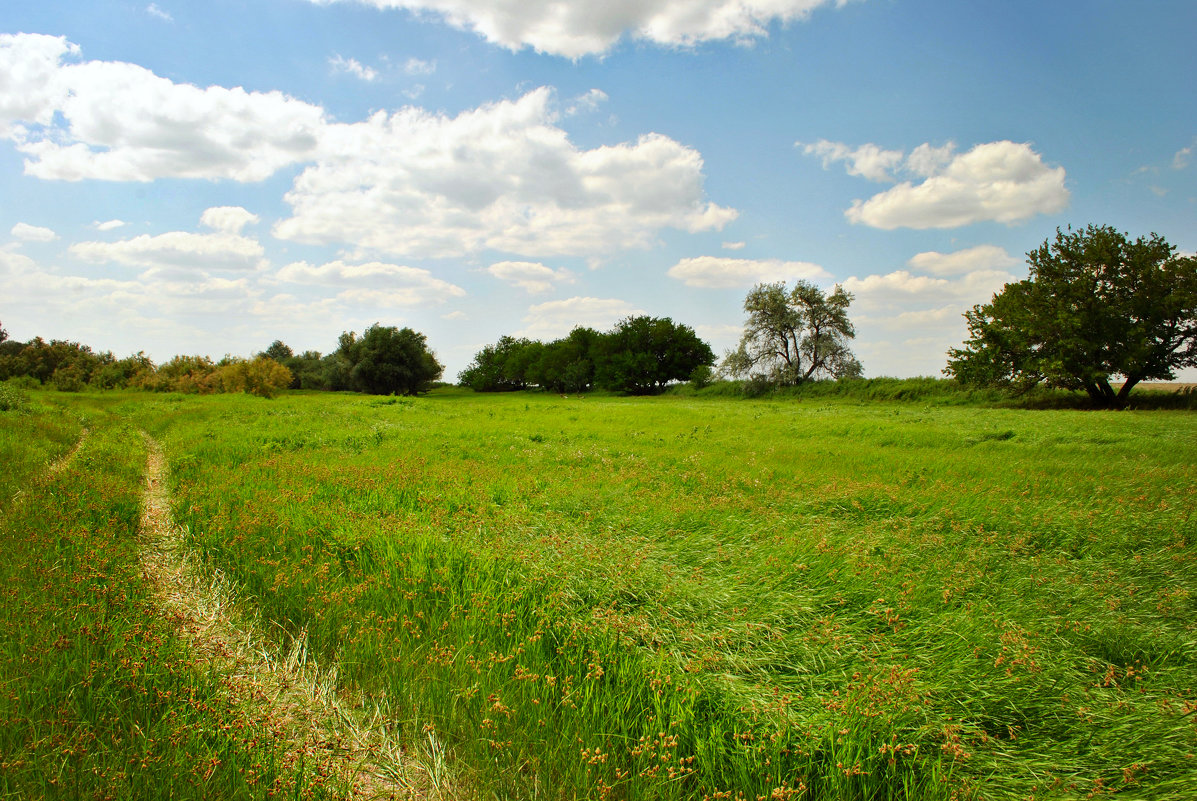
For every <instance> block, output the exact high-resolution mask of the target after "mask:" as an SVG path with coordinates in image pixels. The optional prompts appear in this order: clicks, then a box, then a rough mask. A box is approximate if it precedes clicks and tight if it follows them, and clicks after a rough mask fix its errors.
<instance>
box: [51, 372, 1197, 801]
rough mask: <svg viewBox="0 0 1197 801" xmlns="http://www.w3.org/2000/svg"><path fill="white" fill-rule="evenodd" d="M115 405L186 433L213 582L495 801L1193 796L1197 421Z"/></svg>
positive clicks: (742, 407) (572, 403) (904, 410)
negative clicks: (240, 597)
mask: <svg viewBox="0 0 1197 801" xmlns="http://www.w3.org/2000/svg"><path fill="white" fill-rule="evenodd" d="M928 383H929V384H930V383H934V382H928ZM943 383H944V382H938V383H937V384H936V385H935V387H939V386H941V385H942V384H943ZM818 385H819V383H818V382H816V383H810V382H808V384H806V385H805V386H810V387H813V386H818ZM828 386H830V387H835V386H837V384H834V383H829V384H828ZM935 387H931V388H929V389H928V390H927V391H928V392H931V391H932V390H934V389H935ZM875 389H876V390H877V391H879V392H880V391H895V390H894V388H889V389H887V388H885V387H883V386H880V385H877V386H876V387H875ZM812 397H817V396H812ZM65 400H68V401H70V402H71V403H72V405H74V406H75V407H76V408H79V406H80V405H84V404H88V403H91V402H92V401H90V400H89V398H88V396H79V397H77V398H76V396H70V397H68V398H66V399H65ZM117 400H118V399H114V400H113V401H108V403H110V404H111V403H113V402H116V401H117ZM113 409H114V411H117V412H119V413H120V414H122V415H124V416H126V417H128V418H129V419H131V420H135V421H136V422H137V424H138V425H142V426H145V427H147V428H148V429H149V430H150V431H151V432H152V433H153V434H154V435H155V436H156V437H158V438H159V439H160V440H162V441H163V443H164V445H165V446H166V449H167V452H168V456H169V458H170V461H171V463H172V465H173V475H174V482H175V486H174V492H175V495H176V498H175V509H176V514H177V515H178V516H179V518H180V519H181V520H182V521H184V522H185V523H186V524H187V530H188V531H189V536H190V542H191V544H192V546H193V547H194V548H196V549H197V550H198V551H199V553H200V554H202V556H203V558H204V559H206V560H208V562H209V563H210V565H211V566H212V568H213V569H217V570H220V571H221V572H223V573H224V574H226V575H228V576H230V577H232V578H234V579H235V580H236V581H237V582H238V583H239V584H240V585H241V586H242V587H243V592H244V594H245V595H246V596H247V597H249V598H252V599H253V600H254V602H255V604H256V605H257V607H258V608H259V609H260V611H261V613H262V615H263V617H264V619H265V620H268V621H272V623H271V627H272V629H273V630H275V631H277V632H279V636H280V637H282V638H283V639H284V640H291V641H302V642H304V643H306V644H307V647H308V648H309V649H310V650H311V652H312V653H313V654H315V655H316V656H317V657H318V658H319V659H321V660H322V661H323V662H325V663H329V664H334V665H335V666H336V667H337V670H338V675H339V676H340V679H341V681H342V682H343V684H344V685H345V686H346V687H349V688H352V689H353V690H354V691H355V692H358V691H360V692H365V693H367V694H368V695H370V696H372V697H374V698H377V699H385V704H389V713H388V719H389V720H391V721H392V722H393V723H394V724H395V725H396V726H398V727H400V728H401V729H403V730H404V731H405V732H406V733H407V736H408V737H409V738H410V739H411V741H413V742H414V741H417V740H422V741H428V740H429V738H430V737H431V738H432V741H433V742H435V743H438V744H440V745H439V747H441V748H443V749H444V751H445V753H447V754H449V755H450V759H451V762H452V763H453V764H455V765H456V766H457V768H456V770H457V780H456V781H457V782H458V784H459V785H460V786H461V787H462V788H463V789H462V793H463V794H465V795H469V796H479V797H482V796H496V797H530V796H534V795H537V794H540V795H544V794H548V795H549V796H551V797H577V798H603V797H617V798H628V799H640V798H646V799H647V798H653V799H656V798H661V799H663V798H702V797H703V796H707V797H711V798H715V797H727V798H736V797H744V798H755V797H758V796H761V795H763V796H765V797H778V798H787V797H788V798H795V799H797V798H805V799H847V798H919V799H922V798H945V799H946V798H949V797H957V798H969V797H985V798H1016V797H1017V798H1025V797H1027V796H1029V795H1032V794H1034V795H1035V797H1036V798H1073V797H1079V796H1084V795H1087V794H1089V793H1096V794H1101V793H1106V792H1119V793H1123V794H1126V795H1128V796H1131V797H1136V798H1156V799H1181V798H1185V797H1186V795H1187V793H1188V792H1189V790H1190V788H1191V780H1192V776H1193V770H1192V754H1193V753H1194V752H1195V750H1197V730H1195V729H1194V728H1193V725H1192V720H1193V718H1192V712H1193V710H1194V709H1197V695H1194V689H1193V688H1194V687H1197V658H1195V657H1197V654H1194V653H1193V651H1192V647H1191V646H1192V643H1193V641H1194V634H1195V628H1194V626H1195V623H1194V621H1195V620H1197V615H1195V614H1194V611H1195V609H1194V598H1195V597H1197V584H1195V583H1194V582H1195V579H1194V577H1197V570H1194V564H1193V558H1194V557H1193V552H1192V548H1191V542H1190V539H1191V535H1192V530H1191V526H1190V525H1189V524H1188V522H1187V521H1189V520H1190V518H1191V516H1192V514H1193V511H1194V505H1195V503H1197V496H1195V495H1194V491H1193V487H1195V486H1197V474H1195V473H1194V465H1197V458H1194V457H1197V452H1195V451H1194V444H1193V443H1195V442H1197V437H1195V436H1194V434H1195V433H1197V432H1195V431H1194V428H1193V427H1194V422H1193V419H1192V418H1191V415H1188V414H1184V413H1168V412H1163V413H1160V412H1155V413H1149V414H1143V413H1126V412H1123V413H1118V414H1108V413H1094V412H1089V413H1078V412H1071V411H1059V412H1057V411H1049V412H1029V411H1025V410H1017V409H1008V410H1003V409H994V408H977V407H975V406H967V405H965V406H949V405H934V406H932V405H929V404H928V403H927V402H926V401H925V400H917V401H914V402H907V403H902V402H898V403H884V404H877V403H872V404H869V405H861V404H858V403H855V402H851V401H849V402H844V401H837V400H835V399H834V398H832V397H830V396H828V397H825V398H823V399H822V400H821V401H820V402H816V403H801V404H793V403H772V402H762V401H755V402H754V401H749V402H745V401H743V400H739V399H736V400H734V401H733V400H724V399H720V398H717V397H712V398H709V399H707V398H704V399H693V398H689V397H685V396H678V397H668V396H667V397H661V398H654V399H639V400H631V399H623V398H617V397H606V398H589V399H587V400H585V401H580V400H574V399H560V398H558V397H556V396H552V395H547V394H535V395H532V394H528V395H519V396H512V395H506V396H479V395H473V394H463V393H460V392H456V393H455V392H453V391H450V392H447V393H442V392H437V393H433V394H432V395H430V396H428V397H426V398H420V399H406V398H405V399H398V398H391V399H387V400H379V399H368V398H352V397H336V398H334V397H327V396H284V397H282V398H280V399H278V400H277V401H275V402H274V403H273V404H271V405H270V406H269V407H268V408H265V407H262V406H261V405H260V404H255V403H252V402H251V401H250V400H249V399H247V398H244V396H235V395H223V396H211V397H193V396H186V397H184V396H177V397H175V398H162V399H154V398H147V397H146V396H136V395H128V396H124V399H123V400H119V401H118V402H117V405H116V406H113ZM548 788H552V789H551V790H550V789H548Z"/></svg>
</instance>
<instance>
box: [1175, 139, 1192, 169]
mask: <svg viewBox="0 0 1197 801" xmlns="http://www.w3.org/2000/svg"><path fill="white" fill-rule="evenodd" d="M1192 162H1193V147H1192V146H1191V145H1190V146H1189V147H1182V148H1181V149H1180V150H1178V151H1176V154H1175V155H1173V156H1172V169H1174V170H1183V169H1184V168H1185V167H1188V166H1189V165H1190V164H1191V163H1192Z"/></svg>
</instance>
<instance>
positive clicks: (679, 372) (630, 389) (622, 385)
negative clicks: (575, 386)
mask: <svg viewBox="0 0 1197 801" xmlns="http://www.w3.org/2000/svg"><path fill="white" fill-rule="evenodd" d="M598 353H599V356H598V358H597V359H596V360H595V382H596V383H597V384H599V385H600V386H602V387H605V388H607V389H612V390H616V391H618V392H626V393H628V394H631V395H647V394H649V393H652V392H659V391H660V390H662V389H663V388H664V387H665V385H666V384H668V383H669V382H671V381H685V380H687V379H689V378H690V374H691V373H693V372H694V369H695V368H697V367H699V366H702V365H708V366H709V365H711V364H713V363H714V361H715V354H714V353H712V352H711V347H710V345H708V344H707V343H705V342H703V341H702V340H701V339H699V338H698V335H697V334H695V333H694V329H693V328H691V327H690V326H688V325H679V324H677V323H674V322H673V320H671V319H670V318H668V317H647V316H640V317H627V318H625V319H623V320H620V321H619V323H617V324H616V326H615V328H613V329H612V330H611V331H610V333H608V334H607V335H606V336H604V337H603V338H602V339H601V340H600V345H599V349H598Z"/></svg>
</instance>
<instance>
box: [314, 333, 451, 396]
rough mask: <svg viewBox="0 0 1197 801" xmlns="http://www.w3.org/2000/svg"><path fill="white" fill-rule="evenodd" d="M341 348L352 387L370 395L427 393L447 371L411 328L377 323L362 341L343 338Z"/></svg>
mask: <svg viewBox="0 0 1197 801" xmlns="http://www.w3.org/2000/svg"><path fill="white" fill-rule="evenodd" d="M338 345H339V346H338V348H337V354H336V355H337V356H338V357H339V358H340V359H342V360H343V363H344V365H345V366H347V367H348V373H349V375H348V379H349V383H350V385H351V386H352V387H353V388H354V389H356V390H358V391H359V392H366V393H368V394H371V395H415V394H417V393H419V392H427V391H428V390H429V389H431V386H432V382H433V381H435V380H436V379H438V378H440V377H441V374H442V373H443V372H444V371H445V368H444V367H443V366H442V365H441V363H440V362H438V361H437V360H436V355H435V354H434V353H432V351H430V350H428V343H427V339H426V337H425V336H424V335H423V334H419V333H416V332H415V331H413V330H412V329H410V328H403V329H399V328H395V327H394V326H383V325H381V324H378V323H375V324H374V325H372V326H370V327H369V328H367V329H366V331H365V333H363V334H362V336H361V338H360V339H359V338H358V337H357V335H356V334H355V333H354V332H352V331H350V332H348V333H344V334H342V335H341V337H340V340H339V343H338Z"/></svg>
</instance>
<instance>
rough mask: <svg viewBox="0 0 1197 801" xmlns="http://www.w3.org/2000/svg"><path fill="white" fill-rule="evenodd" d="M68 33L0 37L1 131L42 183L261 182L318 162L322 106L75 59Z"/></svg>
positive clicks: (27, 169) (119, 64) (116, 64)
mask: <svg viewBox="0 0 1197 801" xmlns="http://www.w3.org/2000/svg"><path fill="white" fill-rule="evenodd" d="M78 55H79V48H78V47H77V46H76V45H74V44H71V43H70V42H68V41H67V40H66V39H65V38H63V37H55V36H43V35H40V34H15V35H10V34H0V134H3V135H6V136H8V137H9V138H10V139H12V140H13V142H14V144H15V145H16V147H17V149H18V150H19V151H20V152H22V153H24V154H25V155H26V156H28V158H27V159H26V161H25V172H26V173H27V174H29V175H33V176H35V177H38V178H45V179H54V180H65V181H78V180H83V179H98V180H108V181H152V180H154V179H156V178H164V177H174V178H227V179H232V180H236V181H260V180H263V179H265V178H268V177H269V176H271V175H272V174H274V173H275V172H276V171H277V170H279V169H280V168H282V167H284V166H286V165H289V164H294V163H296V162H298V161H303V160H307V159H309V158H311V156H312V154H313V152H314V149H315V146H316V144H317V141H318V135H319V133H320V131H321V129H322V128H323V126H324V125H325V117H324V110H323V109H322V108H320V107H319V106H314V105H311V104H309V103H305V102H303V101H301V100H296V99H295V98H292V97H289V96H287V95H284V94H283V93H281V92H247V91H245V90H244V89H242V88H240V87H236V88H233V89H226V88H224V87H219V86H211V87H208V88H207V89H201V88H199V87H196V86H192V85H189V84H177V83H174V82H172V81H170V80H168V79H166V78H161V77H159V76H157V75H155V74H154V73H153V72H151V71H150V70H147V69H145V68H144V67H140V66H137V65H135V64H128V63H124V62H116V61H111V62H103V61H88V62H83V63H67V59H73V58H75V57H77V56H78Z"/></svg>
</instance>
